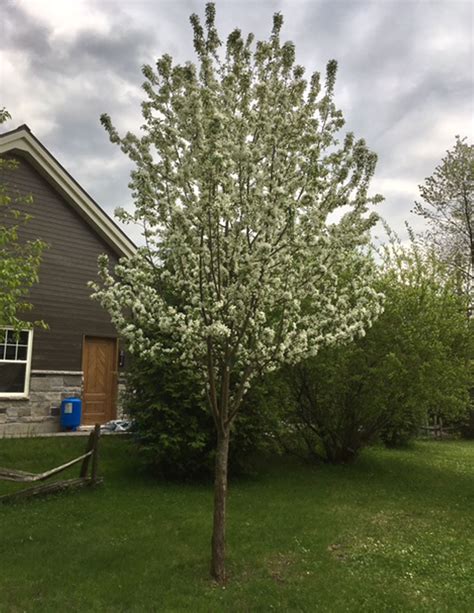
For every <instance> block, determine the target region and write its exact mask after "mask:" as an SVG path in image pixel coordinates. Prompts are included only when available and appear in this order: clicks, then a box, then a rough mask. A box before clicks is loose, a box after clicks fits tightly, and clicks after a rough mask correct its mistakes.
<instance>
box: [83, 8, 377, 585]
mask: <svg viewBox="0 0 474 613" xmlns="http://www.w3.org/2000/svg"><path fill="white" fill-rule="evenodd" d="M214 16H215V9H214V5H213V4H208V5H207V6H206V23H205V28H203V27H202V25H201V23H200V20H199V18H198V17H197V16H196V15H192V16H191V23H192V26H193V31H194V47H195V50H196V53H197V57H198V67H196V66H195V65H194V64H191V63H187V64H185V65H184V66H182V65H175V66H174V65H173V63H172V58H171V57H170V56H168V55H164V56H163V57H162V58H161V59H159V60H158V62H157V64H156V70H154V69H153V68H152V67H150V66H145V67H144V68H143V73H144V75H145V77H146V79H147V80H146V82H145V84H144V86H143V87H144V89H145V91H146V94H147V99H146V100H145V101H144V102H143V104H142V111H143V117H144V120H145V121H144V125H143V135H142V136H141V137H138V136H136V135H133V134H130V133H128V134H126V135H125V136H124V137H123V138H122V137H120V136H119V135H118V133H117V131H116V130H115V128H114V127H113V125H112V123H111V120H110V118H109V117H108V116H107V115H103V116H102V118H101V120H102V123H103V124H104V126H105V128H106V129H107V131H108V132H109V136H110V139H111V141H112V142H114V143H117V144H119V145H120V146H121V148H122V150H123V151H124V152H125V153H126V154H128V155H129V157H130V158H131V159H132V160H133V161H134V162H135V164H136V169H135V170H134V171H133V172H132V177H131V184H130V185H131V189H132V190H133V194H134V198H135V212H134V214H133V215H130V214H126V213H125V212H124V211H122V212H121V217H122V219H125V220H133V221H135V222H141V223H142V224H143V227H144V236H145V239H146V246H145V247H143V248H141V249H139V250H138V253H137V254H136V256H134V257H133V258H131V259H129V260H126V261H122V262H121V263H120V264H119V265H118V266H117V267H116V268H115V272H114V274H113V275H112V274H111V273H110V272H109V269H108V263H107V260H106V259H102V260H101V267H100V268H101V276H102V283H101V284H96V285H95V286H94V288H95V296H96V298H98V299H99V300H100V301H101V303H102V304H103V306H104V307H105V308H107V309H108V311H109V312H110V314H111V316H112V319H113V321H114V323H115V325H116V326H117V328H118V330H119V331H120V333H121V335H122V336H123V338H124V339H125V341H126V342H127V344H128V347H129V349H130V351H131V352H132V353H138V354H140V355H141V356H142V357H145V358H148V359H149V360H155V359H158V356H161V357H162V356H163V355H167V356H168V359H169V360H170V361H171V360H179V361H180V362H181V363H182V364H184V365H185V366H187V367H189V368H190V369H192V370H193V371H194V372H195V373H197V374H198V376H199V377H200V380H201V386H202V390H203V393H204V392H205V393H206V394H207V398H208V405H209V410H210V412H211V413H212V416H213V418H214V422H215V426H216V431H217V450H216V464H215V499H214V524H213V538H212V567H211V572H212V575H213V576H214V577H215V578H216V580H218V581H219V582H222V581H224V579H225V567H224V552H225V546H224V543H225V507H226V492H227V462H228V452H229V438H230V432H231V428H232V424H233V422H234V420H235V418H236V415H237V413H238V410H239V407H240V405H241V401H242V398H243V396H244V394H245V392H246V390H247V389H248V388H249V386H250V384H251V381H252V379H253V377H255V376H256V374H258V373H262V372H266V371H270V370H272V369H274V368H276V367H277V366H278V365H279V364H281V363H283V362H295V361H298V360H300V359H302V358H303V357H305V356H308V355H314V354H316V353H317V351H318V350H319V348H320V347H322V346H323V345H327V344H332V343H336V342H337V341H341V340H344V339H349V338H352V337H354V336H356V335H358V334H361V333H363V331H364V329H365V328H366V327H367V326H369V325H370V322H371V320H372V319H373V318H374V317H375V316H376V314H377V313H378V312H379V311H380V309H381V306H380V305H381V297H380V295H378V294H377V293H376V292H375V291H374V290H373V289H372V286H371V279H372V273H373V265H372V263H371V261H370V259H369V258H368V257H367V256H366V255H365V254H364V251H365V247H366V245H367V242H368V240H369V230H370V228H371V227H372V226H373V224H374V223H375V221H376V216H375V214H373V213H372V214H369V213H368V206H369V205H370V204H371V203H375V202H377V201H379V200H380V197H378V196H376V197H373V198H371V197H369V196H368V187H369V180H370V178H371V176H372V174H373V172H374V167H375V163H376V156H375V155H374V154H373V153H371V152H370V151H369V150H368V149H367V147H366V145H365V143H364V141H362V140H359V141H356V140H355V139H354V137H353V136H352V134H348V135H347V136H346V137H345V139H344V141H343V143H342V144H339V141H338V140H337V133H338V131H339V130H340V128H341V127H342V125H343V118H342V114H341V112H340V111H339V110H337V109H336V106H335V104H334V102H333V90H334V83H335V76H336V67H337V66H336V62H334V61H331V62H329V64H328V66H327V73H326V79H325V83H324V84H323V85H321V80H320V75H319V74H318V73H315V74H313V75H312V76H311V78H310V80H309V82H307V81H306V80H305V79H304V69H303V68H302V67H301V66H299V65H296V64H295V49H294V46H293V44H292V43H291V42H286V43H284V44H281V42H280V30H281V27H282V22H283V19H282V17H281V15H280V14H276V15H275V16H274V20H273V30H272V34H271V37H270V39H269V40H268V41H264V42H258V43H257V44H256V46H254V45H253V36H252V35H249V36H248V37H247V38H246V39H244V38H242V35H241V33H240V31H239V30H235V31H233V32H232V33H231V34H230V36H229V37H228V39H227V44H226V45H225V53H221V47H222V44H221V41H220V39H219V37H218V34H217V31H216V28H215V23H214ZM341 208H342V213H341V215H339V216H338V215H333V214H334V213H335V212H336V211H338V210H340V209H341ZM337 219H338V221H337ZM331 220H332V222H331Z"/></svg>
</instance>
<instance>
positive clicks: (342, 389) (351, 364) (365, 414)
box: [282, 244, 472, 463]
mask: <svg viewBox="0 0 474 613" xmlns="http://www.w3.org/2000/svg"><path fill="white" fill-rule="evenodd" d="M386 255H387V257H386V260H385V262H384V268H383V270H382V274H381V277H380V281H379V288H378V289H379V290H381V291H383V292H384V293H385V296H386V302H385V311H384V313H383V314H382V315H381V316H380V318H379V319H378V321H376V322H375V323H374V325H373V327H372V328H371V329H370V330H368V331H367V334H366V336H365V337H363V338H359V339H357V340H356V341H354V342H353V343H352V344H349V345H346V346H342V347H341V346H339V347H333V348H327V349H325V350H323V351H322V352H320V353H319V354H318V356H316V357H315V358H312V359H310V360H307V361H306V362H304V363H302V364H299V365H297V366H295V367H293V368H289V369H287V370H286V371H285V372H284V373H283V378H284V380H285V381H286V385H287V394H286V401H285V406H286V414H285V418H284V423H285V424H286V429H285V432H284V435H283V436H282V441H283V445H284V446H285V447H286V448H287V449H289V450H292V451H293V452H295V453H298V454H299V455H304V456H305V457H307V458H312V459H322V460H324V461H327V462H334V463H339V462H349V461H351V460H353V459H354V457H356V455H357V454H358V453H359V451H360V449H361V448H362V447H364V446H366V445H368V444H370V443H371V442H373V441H375V440H376V439H378V438H380V439H381V440H382V441H383V442H384V443H385V444H386V445H388V446H400V445H405V444H407V443H408V442H409V441H410V440H411V439H412V438H413V437H414V436H415V435H416V434H417V432H418V431H419V428H420V426H422V425H423V423H424V422H425V421H426V420H427V419H428V418H429V417H430V416H437V417H441V418H442V419H443V422H445V423H448V422H449V423H458V424H461V423H462V422H463V421H464V420H465V418H466V415H467V412H468V406H469V394H468V390H469V385H470V373H469V359H470V357H471V355H472V327H471V328H469V322H468V320H467V318H466V304H465V300H464V299H463V297H461V296H459V295H457V294H456V293H455V291H454V290H455V288H454V286H453V285H452V283H451V282H450V280H449V279H447V278H446V276H445V275H444V270H443V268H442V266H441V265H440V264H439V263H438V262H437V261H436V260H435V259H434V257H433V256H432V255H431V254H428V255H421V254H420V253H419V252H418V250H417V248H416V247H415V246H414V245H412V246H411V248H409V249H404V248H402V247H401V246H400V245H394V244H392V245H391V248H390V252H389V253H388V254H386Z"/></svg>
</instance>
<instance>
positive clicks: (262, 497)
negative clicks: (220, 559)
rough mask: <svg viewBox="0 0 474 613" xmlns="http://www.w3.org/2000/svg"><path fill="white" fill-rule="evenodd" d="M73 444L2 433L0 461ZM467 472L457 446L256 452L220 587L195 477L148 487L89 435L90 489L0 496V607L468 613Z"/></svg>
mask: <svg viewBox="0 0 474 613" xmlns="http://www.w3.org/2000/svg"><path fill="white" fill-rule="evenodd" d="M84 445H85V439H78V438H71V439H59V438H55V439H28V440H2V441H0V466H10V467H16V468H22V469H25V470H28V469H33V470H40V469H46V468H49V467H52V466H54V465H56V464H59V463H61V461H63V460H66V459H68V458H69V457H73V456H74V455H76V454H79V453H80V452H81V451H82V449H83V448H84ZM473 467H474V445H473V444H472V443H467V442H442V443H439V442H438V443H418V444H417V445H416V446H415V447H414V448H412V449H409V450H404V451H388V450H385V449H370V450H368V451H367V452H366V453H365V454H364V455H363V456H362V457H361V459H360V461H359V462H358V463H356V464H355V465H353V466H343V467H329V466H323V467H309V466H304V465H301V464H298V463H296V462H293V461H290V460H282V459H278V460H275V461H274V462H272V463H269V462H268V461H266V462H264V463H263V465H262V467H261V468H260V469H259V471H258V473H257V474H256V475H254V476H253V477H251V478H250V477H247V478H245V479H243V478H242V479H239V480H237V481H234V482H232V483H231V487H230V497H229V521H228V570H229V574H230V579H229V583H228V585H227V586H226V587H225V588H222V587H217V586H216V585H215V584H213V583H212V582H211V581H210V580H209V578H208V567H209V540H210V527H211V508H212V491H211V487H210V485H208V484H200V485H182V484H169V483H168V484H166V483H160V482H154V481H152V480H151V479H150V478H149V477H147V476H146V475H145V474H144V473H143V472H142V471H141V470H140V466H139V464H138V462H137V459H136V456H135V454H134V449H133V446H132V445H131V443H130V442H129V441H128V440H126V439H125V438H118V437H109V438H104V439H103V441H102V465H101V468H102V473H103V475H104V476H105V485H104V486H103V487H102V488H100V489H97V490H95V491H81V492H78V493H74V494H63V495H59V496H56V497H53V496H51V497H49V498H47V499H43V500H36V501H31V502H24V503H21V504H17V505H15V506H2V507H0V611H2V613H3V611H8V612H10V611H18V612H19V611H114V612H116V611H127V612H128V611H159V612H162V611H193V612H201V611H202V612H206V613H208V612H214V611H216V612H217V611H248V612H254V611H272V610H275V611H308V612H313V611H329V612H333V611H334V612H339V611H341V612H342V611H351V612H352V611H354V612H356V611H357V612H360V611H373V612H374V613H375V612H377V613H379V612H383V611H387V612H388V611H390V612H395V611H430V612H434V611H450V612H451V611H466V612H469V613H471V612H472V611H474V582H473V578H474V563H473V551H474V542H473V533H474V530H473V528H474V508H473V506H474V505H473V502H474V476H473V472H474V468H473ZM72 472H74V473H75V472H76V471H75V470H74V471H73V470H71V473H72ZM11 488H12V486H11V485H9V484H6V483H4V482H0V493H4V492H6V491H8V490H9V489H11Z"/></svg>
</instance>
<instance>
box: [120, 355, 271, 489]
mask: <svg viewBox="0 0 474 613" xmlns="http://www.w3.org/2000/svg"><path fill="white" fill-rule="evenodd" d="M264 396H265V391H264V390H263V388H261V387H259V386H258V385H257V386H255V387H254V389H253V390H252V392H251V393H249V395H248V397H247V398H246V399H245V402H244V406H243V407H242V411H241V414H240V415H239V417H238V419H237V421H236V422H235V426H234V430H233V432H232V445H231V455H230V460H229V469H230V471H231V472H232V473H234V474H235V473H238V472H241V471H244V470H248V469H249V468H250V465H251V464H250V460H251V458H252V455H253V454H254V453H255V452H256V451H262V450H265V449H267V448H268V446H269V445H272V439H271V437H269V436H268V432H269V431H270V430H271V428H269V425H268V420H269V417H270V411H269V409H268V407H266V405H265V400H264ZM124 408H125V410H126V412H127V413H128V414H129V415H130V416H131V417H132V418H133V423H134V425H133V431H134V434H135V437H136V440H137V443H138V445H139V449H140V451H141V453H142V455H143V458H144V460H145V462H146V464H147V465H148V466H149V467H151V469H152V470H153V471H154V472H155V473H156V474H158V475H160V476H162V477H165V478H168V479H182V480H183V479H184V480H192V479H196V478H202V477H205V476H208V475H210V474H212V472H213V468H214V456H215V448H216V444H215V436H216V435H215V426H214V423H213V420H212V417H211V415H210V413H209V410H208V408H207V403H206V399H205V398H203V397H202V396H201V395H200V394H199V389H198V385H197V384H196V382H195V380H194V379H193V377H192V376H191V375H190V373H189V372H187V371H185V370H182V369H179V368H177V367H176V366H175V365H169V364H164V363H163V364H161V365H159V366H150V365H149V364H148V363H143V362H142V361H140V360H137V359H135V360H133V362H132V363H131V364H130V367H129V369H128V373H127V391H126V394H125V397H124Z"/></svg>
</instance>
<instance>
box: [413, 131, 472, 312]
mask: <svg viewBox="0 0 474 613" xmlns="http://www.w3.org/2000/svg"><path fill="white" fill-rule="evenodd" d="M446 153H447V155H446V157H444V158H443V160H442V161H441V163H440V164H439V165H438V166H437V167H436V169H435V171H434V173H433V175H432V176H431V177H428V178H427V179H426V181H425V184H424V185H421V186H420V194H421V198H422V202H417V203H415V209H414V211H415V213H417V214H418V215H422V216H423V217H424V218H425V219H426V220H427V221H428V224H429V230H428V232H427V234H426V238H427V240H428V243H429V244H430V245H433V246H434V247H435V249H436V251H437V252H438V254H439V255H440V257H441V258H442V259H443V260H444V261H446V262H447V263H449V265H450V266H451V268H452V269H453V270H454V272H455V274H456V276H457V279H458V284H459V288H460V289H462V290H463V291H465V292H466V293H467V294H470V296H471V304H470V307H471V309H472V308H473V306H474V304H473V300H474V295H473V292H474V145H469V144H468V143H467V142H466V139H465V138H464V139H461V138H460V137H459V136H456V143H455V145H454V147H453V149H451V150H450V151H447V152H446Z"/></svg>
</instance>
